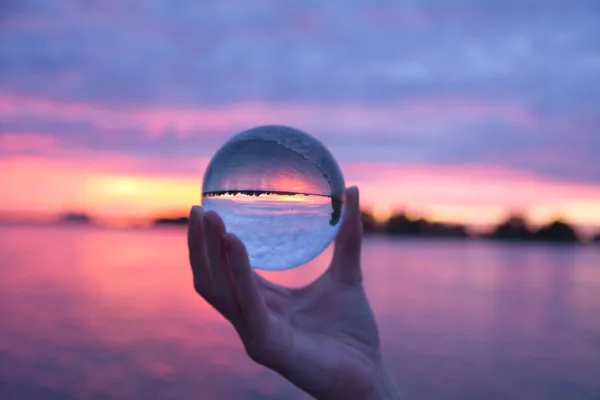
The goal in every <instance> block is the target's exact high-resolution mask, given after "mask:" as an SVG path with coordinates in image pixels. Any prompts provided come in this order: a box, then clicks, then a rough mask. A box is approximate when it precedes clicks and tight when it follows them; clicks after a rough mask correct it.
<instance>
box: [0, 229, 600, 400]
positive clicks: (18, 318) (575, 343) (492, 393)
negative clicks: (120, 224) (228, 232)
mask: <svg viewBox="0 0 600 400" xmlns="http://www.w3.org/2000/svg"><path fill="white" fill-rule="evenodd" d="M0 238H1V239H2V240H1V241H0V266H1V268H0V321H1V323H0V398H2V399H13V398H15V399H38V398H40V399H42V398H43V399H52V398H61V399H62V398H76V399H85V398H119V399H121V398H126V399H137V398H140V399H141V398H202V399H229V398H231V399H234V398H235V399H238V398H239V399H288V398H290V399H301V398H305V397H304V396H303V394H302V393H301V392H299V391H298V390H297V389H295V388H294V387H293V386H291V385H290V384H289V383H287V382H286V381H284V380H283V379H281V378H279V377H278V376H276V375H275V374H274V373H271V372H269V371H267V370H265V369H264V368H261V367H259V366H256V365H253V364H252V362H251V361H249V360H248V359H247V358H246V357H245V356H244V354H243V350H242V348H241V346H240V344H239V343H238V341H237V337H236V335H235V333H234V332H233V331H232V330H231V329H230V328H229V326H228V325H227V324H226V323H225V322H224V320H223V319H221V317H219V316H218V315H217V314H216V313H215V312H214V311H213V310H212V309H211V308H210V307H209V306H207V305H206V303H204V301H203V300H202V299H200V298H199V297H198V296H197V295H195V293H194V292H193V289H192V284H191V276H190V271H189V268H188V264H187V253H186V248H185V243H186V241H185V231H184V230H181V229H173V230H170V229H161V230H152V231H109V230H96V229H92V228H67V227H64V228H25V227H22V228H14V227H11V228H7V227H4V228H0ZM363 256H364V271H365V279H366V283H365V284H366V287H367V291H368V294H369V297H370V299H371V303H372V305H373V308H374V310H375V313H376V315H377V319H378V321H379V325H380V331H381V336H382V342H383V347H384V349H385V356H386V359H387V362H388V364H389V366H390V368H391V369H392V372H393V374H394V375H395V376H396V377H397V378H398V381H399V383H400V386H401V387H402V389H403V390H404V392H405V393H406V394H407V397H408V398H414V399H416V398H428V399H458V398H460V399H481V398H485V399H496V398H497V399H506V398H510V399H598V398H599V395H600V380H598V379H597V375H598V371H600V251H599V250H598V249H595V248H592V247H580V248H571V247H544V246H510V245H498V244H490V243H468V242H460V243H458V242H457V243H448V242H437V243H436V242H429V243H427V242H418V241H392V240H383V239H367V240H366V243H365V247H364V252H363ZM329 257H330V252H329V251H327V252H325V253H324V254H323V255H321V256H319V257H318V258H317V259H316V260H314V261H313V262H311V263H310V264H309V265H308V266H306V267H302V268H297V269H293V270H289V271H286V272H269V273H265V275H268V277H269V278H270V279H273V280H277V281H279V282H281V283H285V284H289V285H300V284H303V283H306V282H308V281H310V280H311V279H313V278H314V277H316V276H318V275H319V273H320V272H322V271H323V269H324V268H325V264H326V263H327V261H328V258H329Z"/></svg>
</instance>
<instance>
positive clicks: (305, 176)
mask: <svg viewBox="0 0 600 400" xmlns="http://www.w3.org/2000/svg"><path fill="white" fill-rule="evenodd" d="M344 187H345V185H344V177H343V176H342V172H341V170H340V168H339V166H338V164H337V162H336V161H335V159H334V158H333V156H332V155H331V154H330V153H329V151H328V150H327V149H326V148H325V147H324V146H323V145H322V144H321V143H319V142H318V141H317V140H316V139H315V138H313V137H312V136H310V135H308V134H306V133H304V132H302V131H299V130H297V129H294V128H289V127H285V126H261V127H257V128H253V129H250V130H248V131H244V132H241V133H239V134H237V135H236V136H234V137H233V138H232V139H230V140H229V141H228V142H227V143H225V145H224V146H223V147H221V149H219V151H217V153H216V154H215V155H214V156H213V158H212V160H211V161H210V164H209V165H208V168H207V170H206V173H205V175H204V181H203V187H202V205H203V207H204V209H205V210H207V211H208V210H213V211H216V212H217V213H219V215H220V216H221V218H223V221H224V222H225V226H226V228H227V230H228V231H230V232H233V233H235V234H236V235H237V236H239V237H240V239H242V240H243V242H244V243H245V245H246V249H247V250H248V255H249V256H250V262H251V264H252V266H253V267H254V268H260V269H268V270H284V269H288V268H292V267H296V266H298V265H301V264H304V263H306V262H308V261H310V260H311V259H313V258H314V257H316V256H317V255H319V254H320V253H321V252H322V251H323V250H325V248H326V247H327V246H328V245H329V243H331V241H332V240H333V238H334V237H335V235H336V234H337V232H338V230H339V227H340V224H341V221H342V216H343V211H344V190H345V189H344Z"/></svg>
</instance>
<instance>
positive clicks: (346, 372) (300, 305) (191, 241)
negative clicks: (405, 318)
mask: <svg viewBox="0 0 600 400" xmlns="http://www.w3.org/2000/svg"><path fill="white" fill-rule="evenodd" d="M346 199H347V203H346V204H347V207H346V215H345V218H344V221H343V222H342V226H341V228H340V232H339V234H338V236H337V238H336V240H335V250H334V255H333V260H332V262H331V265H330V266H329V268H328V269H327V271H326V272H325V273H324V274H323V275H322V276H321V277H319V278H318V279H317V280H315V281H314V282H312V283H311V284H309V285H307V286H305V287H302V288H298V289H293V288H287V287H283V286H280V285H277V284H274V283H271V282H269V281H267V280H266V279H264V278H262V277H261V276H260V275H258V274H257V273H256V272H255V271H254V270H252V269H251V267H250V262H249V259H248V254H247V253H246V248H245V246H244V244H243V243H242V242H241V241H240V239H239V238H238V237H236V236H235V235H233V234H232V233H226V232H225V226H224V224H223V221H222V220H221V218H220V217H219V216H218V215H217V214H216V213H214V212H207V213H206V214H205V215H203V213H202V211H201V210H200V208H199V207H193V208H192V213H191V216H190V226H189V233H188V245H189V252H190V263H191V266H192V271H193V277H194V288H195V289H196V291H197V292H198V293H199V294H200V295H201V296H202V297H203V298H204V299H206V301H208V302H209V303H210V304H211V305H212V306H213V307H214V308H215V309H216V310H217V311H218V312H219V313H221V314H222V315H223V316H224V317H225V318H226V319H227V320H228V321H229V322H231V324H232V325H233V326H234V328H235V329H236V331H237V333H238V334H239V336H240V339H241V340H242V342H243V344H244V347H245V349H246V352H247V353H248V355H249V356H250V357H251V358H252V359H253V360H254V361H256V362H257V363H259V364H262V365H264V366H266V367H268V368H271V369H273V370H274V371H276V372H278V373H280V374H281V375H282V376H284V377H285V378H287V379H288V380H289V381H291V382H292V383H293V384H295V385H296V386H298V387H299V388H300V389H302V390H304V391H305V392H307V393H309V394H310V395H312V396H314V397H316V398H318V399H379V398H385V399H395V398H399V396H398V392H397V389H396V388H395V386H394V384H393V383H392V381H391V380H390V379H389V376H388V375H387V372H386V371H385V368H384V367H383V364H382V361H381V353H380V349H379V335H378V332H377V325H376V322H375V319H374V317H373V313H372V311H371V308H370V306H369V303H368V301H367V298H366V295H365V291H364V289H363V285H362V273H361V263H360V251H361V242H362V223H361V220H360V207H359V198H358V189H357V188H355V187H354V188H350V189H348V190H347V191H346Z"/></svg>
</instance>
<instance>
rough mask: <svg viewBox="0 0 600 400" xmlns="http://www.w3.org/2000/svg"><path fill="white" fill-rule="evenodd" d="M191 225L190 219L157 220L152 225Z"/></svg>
mask: <svg viewBox="0 0 600 400" xmlns="http://www.w3.org/2000/svg"><path fill="white" fill-rule="evenodd" d="M188 223H189V218H188V217H179V218H157V219H155V220H154V221H153V223H152V225H155V226H156V225H187V224H188Z"/></svg>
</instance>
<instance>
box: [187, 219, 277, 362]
mask: <svg viewBox="0 0 600 400" xmlns="http://www.w3.org/2000/svg"><path fill="white" fill-rule="evenodd" d="M188 246H189V253H190V263H191V265H192V271H193V274H194V287H195V289H196V291H197V292H198V293H199V294H200V295H201V296H202V297H204V299H206V300H207V301H208V302H209V303H210V304H211V305H212V306H213V307H215V308H216V309H217V311H219V312H220V313H221V314H222V315H223V316H224V317H225V318H227V319H228V320H229V321H230V322H231V323H232V324H233V325H234V327H235V328H236V330H237V331H238V333H239V335H240V337H241V338H242V340H243V342H244V345H245V346H246V349H247V350H248V353H249V354H250V353H252V354H253V355H256V351H257V350H256V349H257V348H258V349H261V348H262V347H263V345H264V343H265V338H266V337H267V332H268V329H269V316H268V313H267V308H266V305H265V302H264V299H263V297H262V293H261V291H260V289H259V287H258V285H257V283H258V281H257V280H256V278H255V275H256V274H255V273H254V271H253V270H252V268H251V266H250V261H249V259H248V254H247V252H246V247H245V246H244V244H243V243H242V241H241V240H240V239H239V238H238V237H237V236H235V235H234V234H231V233H225V225H224V223H223V220H222V219H221V217H219V215H218V214H216V213H215V212H212V211H209V212H207V213H205V214H203V213H202V210H201V209H200V207H193V208H192V211H191V213H190V224H189V230H188Z"/></svg>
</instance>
